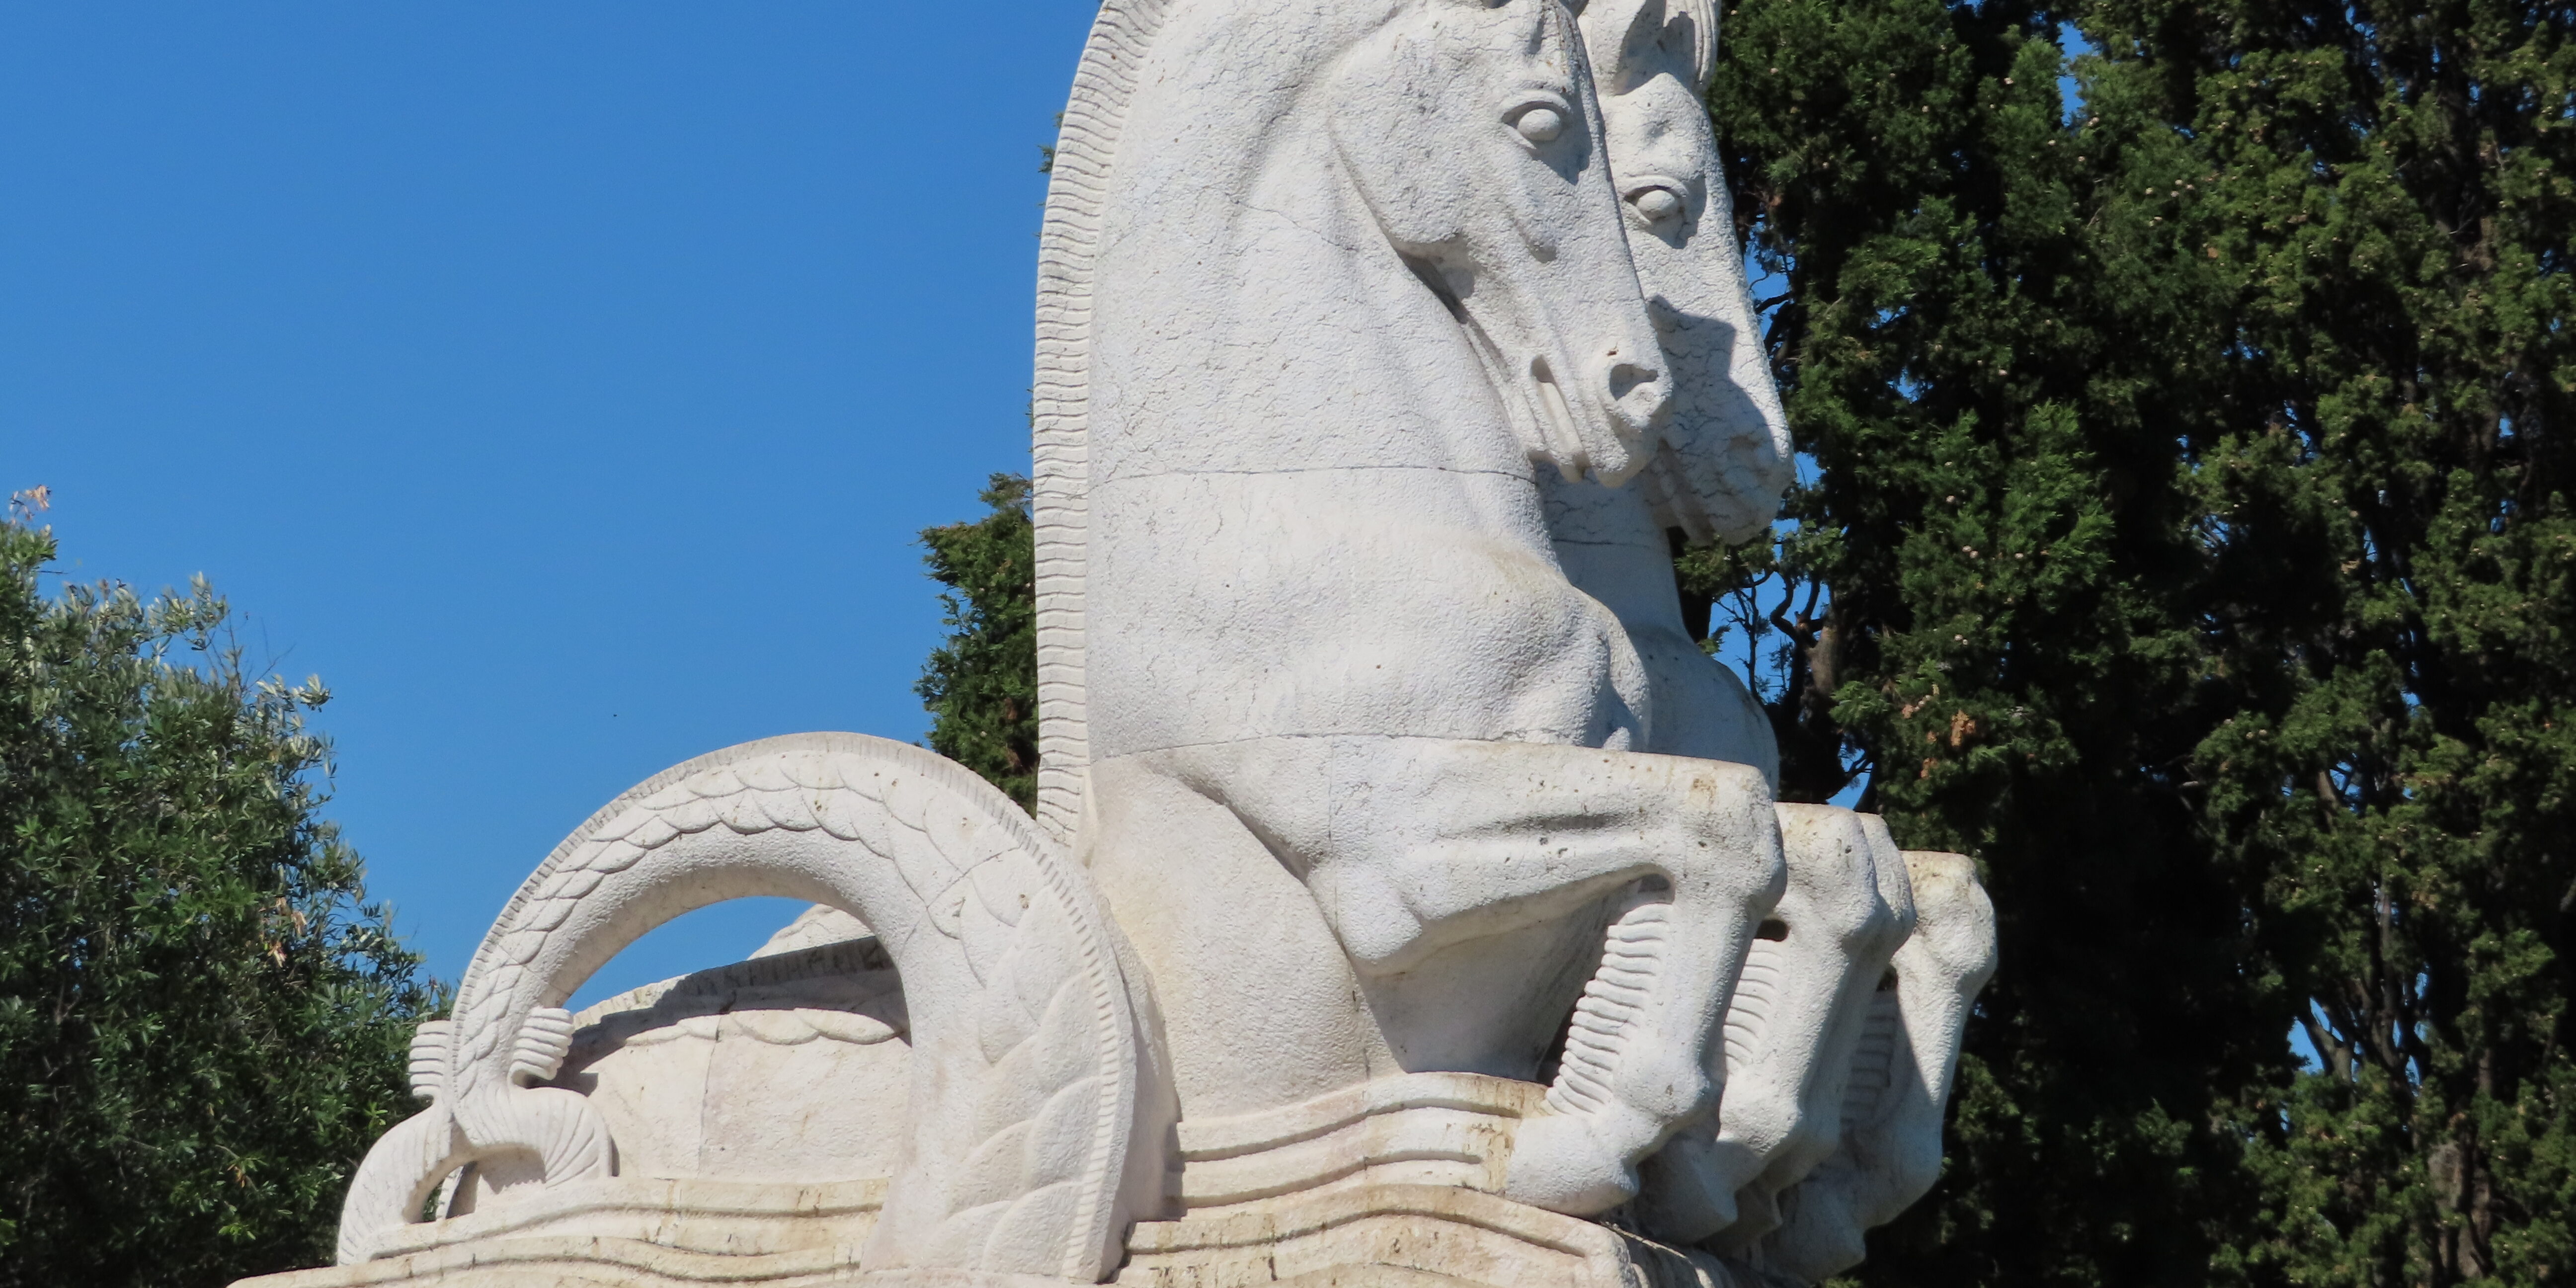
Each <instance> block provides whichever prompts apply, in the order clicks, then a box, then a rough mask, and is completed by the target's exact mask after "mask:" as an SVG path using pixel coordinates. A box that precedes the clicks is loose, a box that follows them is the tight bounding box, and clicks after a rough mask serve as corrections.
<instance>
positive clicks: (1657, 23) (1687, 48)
mask: <svg viewBox="0 0 2576 1288" xmlns="http://www.w3.org/2000/svg"><path fill="white" fill-rule="evenodd" d="M1575 12H1576V13H1577V15H1578V21H1579V22H1580V23H1581V24H1582V26H1583V52H1584V54H1585V56H1586V57H1587V58H1589V59H1590V60H1591V63H1592V77H1593V81H1594V83H1595V84H1597V85H1599V86H1600V89H1601V92H1602V93H1604V94H1624V93H1627V92H1628V91H1629V90H1632V89H1635V88H1636V87H1637V86H1639V85H1642V84H1645V83H1646V82H1647V81H1649V80H1652V79H1654V78H1655V77H1656V76H1658V75H1660V74H1663V73H1666V72H1669V73H1671V74H1672V75H1674V76H1676V77H1679V78H1680V79H1681V80H1682V81H1683V83H1685V84H1687V85H1689V86H1691V87H1692V88H1693V89H1694V90H1705V89H1707V88H1708V79H1709V76H1710V75H1711V74H1712V73H1713V72H1715V71H1716V52H1717V5H1716V4H1715V3H1714V0H1584V3H1582V4H1581V5H1579V6H1577V7H1576V10H1575Z"/></svg>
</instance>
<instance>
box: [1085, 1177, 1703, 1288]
mask: <svg viewBox="0 0 2576 1288" xmlns="http://www.w3.org/2000/svg"><path fill="white" fill-rule="evenodd" d="M1127 1248H1128V1261H1127V1265H1126V1266H1125V1267H1124V1268H1122V1269H1121V1270H1120V1271H1119V1272H1118V1278H1117V1280H1116V1282H1117V1284H1118V1285H1119V1288H1267V1286H1268V1285H1273V1284H1278V1285H1289V1284H1293V1285H1296V1286H1297V1288H1341V1286H1342V1285H1350V1286H1352V1288H1360V1286H1362V1285H1366V1286H1367V1288H1435V1286H1437V1288H1468V1285H1475V1286H1476V1288H1487V1286H1489V1285H1490V1288H1541V1286H1542V1285H1543V1286H1544V1288H1728V1286H1729V1285H1731V1284H1732V1283H1733V1282H1734V1281H1733V1280H1732V1279H1730V1278H1729V1277H1728V1272H1727V1271H1726V1269H1725V1268H1724V1267H1722V1266H1720V1265H1719V1264H1718V1263H1717V1262H1716V1260H1714V1259H1713V1258H1711V1257H1710V1256H1709V1255H1708V1254H1706V1253H1703V1252H1689V1253H1684V1252H1679V1251H1675V1250H1674V1249H1671V1248H1667V1247H1664V1246H1662V1245H1661V1244H1656V1243H1651V1242H1648V1241H1646V1240H1644V1239H1641V1238H1638V1237H1636V1236H1634V1235H1631V1234H1628V1233H1626V1232H1624V1231H1620V1230H1616V1229H1612V1228H1611V1227H1608V1226H1604V1225H1600V1224H1597V1223H1595V1222H1591V1221H1585V1220H1580V1219H1578V1218H1575V1217H1569V1216H1559V1215H1558V1214H1556V1213H1554V1212H1548V1211H1544V1210H1541V1209H1539V1208H1534V1207H1530V1206H1529V1205H1527V1204H1523V1203H1514V1202H1511V1201H1509V1200H1507V1199H1502V1198H1497V1197H1495V1196H1494V1195H1491V1194H1484V1193H1479V1192H1477V1191H1475V1190H1468V1189H1460V1188H1458V1187H1455V1186H1446V1185H1359V1186H1354V1187H1349V1188H1344V1189H1338V1190H1333V1191H1329V1192H1325V1193H1322V1194H1314V1195H1299V1196H1295V1197H1291V1198H1285V1199H1270V1200H1263V1201H1260V1202H1256V1203H1249V1204H1244V1205H1242V1206H1241V1207H1240V1208H1239V1209H1235V1210H1230V1211H1229V1212H1227V1213H1226V1214H1224V1215H1217V1216H1193V1217H1187V1218H1184V1219H1182V1220H1178V1221H1146V1222H1140V1223H1139V1224H1138V1225H1137V1227H1136V1232H1135V1234H1134V1235H1132V1236H1130V1237H1129V1239H1128V1241H1127Z"/></svg>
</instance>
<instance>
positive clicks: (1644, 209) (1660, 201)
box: [1628, 187, 1682, 224]
mask: <svg viewBox="0 0 2576 1288" xmlns="http://www.w3.org/2000/svg"><path fill="white" fill-rule="evenodd" d="M1628 201H1629V203H1630V204H1631V205H1634V206H1635V207H1636V208H1637V213H1638V214H1640V215H1643V216H1645V217H1646V222H1647V223H1650V224H1659V223H1662V222H1663V221H1665V220H1667V219H1670V218H1672V217H1673V216H1675V215H1678V214H1680V213H1681V212H1682V194H1680V193H1678V192H1675V191H1673V190H1672V189H1670V188H1664V187H1654V188H1643V189H1639V190H1638V191H1636V192H1633V193H1630V194H1629V195H1628Z"/></svg>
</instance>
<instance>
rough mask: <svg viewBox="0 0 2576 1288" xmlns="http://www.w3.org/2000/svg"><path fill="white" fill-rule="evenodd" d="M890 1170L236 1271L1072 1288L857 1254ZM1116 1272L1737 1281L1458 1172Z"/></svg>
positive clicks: (672, 1199)
mask: <svg viewBox="0 0 2576 1288" xmlns="http://www.w3.org/2000/svg"><path fill="white" fill-rule="evenodd" d="M884 1193H885V1185H884V1183H883V1182H881V1181H862V1182H852V1183H843V1184H834V1185H817V1186H796V1185H782V1184H759V1183H745V1182H709V1181H670V1180H640V1179H627V1178H622V1177H620V1178H611V1179H609V1180H607V1181H595V1182H588V1183H577V1184H573V1185H567V1186H564V1187H562V1189H561V1190H559V1191H557V1192H554V1193H549V1194H545V1195H542V1196H534V1197H531V1198H529V1199H527V1200H524V1201H522V1202H519V1203H515V1204H512V1205H511V1206H510V1208H509V1209H508V1210H507V1211H506V1212H492V1213H477V1214H469V1215H466V1216H461V1217H451V1218H449V1219H447V1220H445V1221H438V1222H433V1223H430V1224H427V1225H423V1226H419V1227H416V1228H417V1229H418V1231H419V1232H420V1233H419V1235H418V1243H419V1245H420V1246H417V1247H415V1248H411V1249H406V1250H403V1251H399V1252H394V1253H392V1254H390V1255H387V1256H383V1257H379V1258H377V1259H375V1260H373V1261H367V1262H363V1263H361V1264H358V1265H353V1266H332V1267H327V1268H324V1269H320V1270H299V1271H295V1272H293V1273H290V1274H282V1275H268V1276H264V1277H261V1278H258V1279H246V1280H243V1281H242V1282H241V1283H240V1284H239V1285H236V1288H394V1286H396V1285H404V1286H416V1288H430V1286H431V1285H435V1286H436V1288H573V1286H575V1285H580V1286H582V1288H591V1286H594V1285H596V1286H598V1288H607V1286H608V1285H615V1286H616V1288H677V1286H678V1285H684V1284H686V1285H695V1284H742V1285H759V1286H761V1288H825V1286H826V1285H831V1286H834V1288H861V1286H865V1288H1038V1286H1039V1285H1043V1286H1044V1288H1063V1285H1062V1284H1061V1283H1060V1282H1059V1281H1055V1280H1037V1279H1022V1278H1020V1277H1017V1276H1004V1275H978V1274H971V1273H968V1272H963V1271H954V1270H891V1271H880V1272H876V1273H868V1272H864V1271H862V1270H861V1269H860V1268H859V1258H858V1250H859V1247H860V1245H861V1244H862V1243H863V1242H864V1241H865V1240H866V1237H867V1232H868V1231H869V1229H871V1228H872V1227H873V1226H874V1225H875V1221H876V1214H877V1207H878V1204H879V1203H880V1202H881V1201H882V1199H883V1196H884ZM1112 1282H1114V1283H1115V1284H1117V1285H1118V1286H1119V1288H1269V1286H1270V1285H1283V1286H1284V1285H1296V1288H1434V1286H1437V1288H1729V1286H1730V1285H1732V1284H1733V1283H1734V1282H1735V1281H1734V1280H1732V1279H1730V1278H1728V1272H1727V1271H1726V1269H1725V1268H1723V1267H1721V1266H1720V1265H1719V1264H1718V1263H1717V1262H1715V1261H1714V1260H1712V1259H1711V1258H1709V1256H1708V1255H1707V1254H1706V1253H1700V1252H1690V1253H1683V1252H1677V1251H1675V1250H1673V1249H1670V1248H1666V1247H1663V1246H1661V1245H1659V1244H1655V1243H1650V1242H1648V1241H1646V1240H1644V1239H1640V1238H1638V1237H1636V1236H1634V1235H1631V1234H1627V1233H1625V1232H1623V1231H1620V1230H1616V1229H1612V1228H1610V1227H1607V1226H1603V1225H1599V1224H1596V1223H1594V1222H1591V1221H1584V1220H1578V1219H1576V1218H1574V1217H1567V1216H1559V1215H1557V1214H1556V1213H1553V1212H1546V1211H1542V1210H1540V1209H1538V1208H1534V1207H1530V1206H1528V1205H1526V1204H1520V1203H1513V1202H1510V1201H1508V1200H1506V1199H1501V1198H1497V1197H1495V1196H1493V1195H1491V1194H1484V1193H1479V1192H1477V1191H1475V1190H1468V1189H1460V1188H1458V1187H1456V1186H1447V1185H1405V1184H1393V1185H1376V1184H1360V1185H1350V1186H1342V1187H1338V1188H1333V1189H1329V1190H1325V1191H1322V1192H1317V1193H1307V1194H1298V1195H1291V1196H1287V1197H1283V1198H1273V1199H1262V1200H1256V1201H1253V1202H1250V1203H1243V1204H1236V1205H1229V1206H1228V1207H1227V1208H1225V1209H1223V1210H1222V1211H1221V1212H1217V1213H1214V1214H1209V1215H1193V1216H1189V1217H1184V1218H1182V1219H1180V1220H1177V1221H1146V1222H1141V1223H1139V1224H1138V1225H1137V1227H1136V1231H1135V1233H1134V1235H1132V1236H1131V1237H1130V1238H1129V1240H1128V1261H1127V1264H1126V1265H1125V1266H1124V1267H1122V1268H1121V1269H1120V1270H1119V1272H1118V1277H1117V1278H1116V1279H1115V1280H1114V1281H1112Z"/></svg>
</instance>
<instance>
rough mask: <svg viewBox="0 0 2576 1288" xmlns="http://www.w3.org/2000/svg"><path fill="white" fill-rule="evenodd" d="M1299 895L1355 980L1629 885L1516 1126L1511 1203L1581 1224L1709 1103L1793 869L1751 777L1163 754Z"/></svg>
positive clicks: (1470, 760) (1430, 743)
mask: <svg viewBox="0 0 2576 1288" xmlns="http://www.w3.org/2000/svg"><path fill="white" fill-rule="evenodd" d="M1172 772H1174V773H1175V774H1176V775H1177V776H1181V777H1183V778H1185V779H1188V780H1193V786H1195V787H1196V788H1197V789H1198V790H1200V791H1202V792H1203V793H1205V794H1207V795H1208V796H1210V797H1211V798H1213V799H1216V800H1218V801H1220V802H1221V803H1224V804H1226V805H1228V806H1229V807H1230V808H1232V809H1233V810H1234V811H1235V812H1236V814H1237V815H1238V816H1240V817H1242V818H1243V819H1244V821H1245V822H1246V823H1247V824H1248V825H1250V826H1251V827H1252V828H1253V830H1254V831H1255V832H1256V833H1257V834H1259V835H1261V836H1262V838H1263V840H1264V841H1265V842H1266V843H1267V844H1269V846H1270V847H1271V849H1272V851H1273V852H1274V853H1276V854H1278V855H1279V856H1280V857H1281V859H1282V861H1283V862H1286V863H1288V864H1289V865H1290V866H1291V868H1292V869H1294V870H1297V871H1299V874H1300V875H1301V876H1303V877H1304V878H1305V880H1306V883H1307V886H1308V888H1309V889H1310V890H1311V891H1312V892H1313V894H1314V896H1315V899H1316V902H1317V904H1318V906H1319V907H1320V908H1321V910H1322V912H1323V915H1324V918H1325V920H1326V922H1327V923H1328V924H1329V925H1330V926H1331V928H1332V930H1333V933H1334V934H1335V936H1336V937H1338V938H1339V939H1340V941H1341V943H1342V946H1343V949H1344V951H1345V952H1347V953H1348V954H1349V955H1350V958H1351V961H1352V963H1353V965H1354V967H1355V968H1356V969H1357V970H1359V971H1360V973H1362V974H1363V975H1384V974H1393V973H1397V972H1401V971H1405V970H1407V969H1410V968H1411V967H1412V966H1414V965H1416V964H1418V963H1419V962H1421V961H1422V960H1423V959H1425V958H1426V957H1428V956H1429V955H1430V954H1432V953H1434V952H1437V951H1438V950H1440V949H1442V948H1445V947H1448V946H1449V945H1452V944H1456V943H1461V942H1464V941H1467V940H1470V939H1476V938H1481V937H1483V936H1487V935H1493V934H1499V933H1503V932H1506V931H1511V930H1517V929H1520V928H1523V927H1527V926H1533V925H1539V924H1542V923H1546V922H1549V921H1554V920H1563V919H1567V918H1569V917H1571V916H1572V915H1573V914H1574V913H1575V912H1576V911H1577V910H1579V909H1582V908H1585V907H1588V906H1591V905H1593V904H1595V903H1597V902H1598V901H1599V900H1601V899H1603V898H1605V897H1607V896H1610V895H1612V894H1614V893H1617V892H1618V891H1620V889H1621V888H1622V887H1626V888H1628V889H1629V891H1630V894H1629V895H1628V896H1627V898H1628V900H1629V907H1628V908H1627V909H1626V910H1625V911H1624V914H1623V915H1622V916H1621V917H1620V918H1619V920H1618V922H1617V923H1616V925H1614V926H1613V928H1612V930H1611V932H1610V933H1611V936H1612V942H1611V945H1610V949H1609V951H1608V952H1607V954H1606V958H1607V960H1605V963H1604V967H1603V970H1602V971H1601V973H1600V975H1599V976H1598V977H1596V979H1595V981H1594V987H1593V989H1592V990H1591V991H1590V992H1588V993H1587V1000H1586V1003H1585V1007H1586V1009H1585V1011H1584V1012H1583V1014H1582V1016H1581V1017H1580V1018H1579V1019H1578V1021H1577V1022H1578V1023H1579V1024H1582V1025H1585V1026H1587V1027H1586V1028H1585V1030H1584V1033H1585V1036H1584V1038H1583V1039H1582V1041H1581V1043H1580V1045H1579V1047H1578V1046H1577V1045H1576V1044H1572V1043H1570V1044H1569V1054H1570V1055H1573V1056H1574V1057H1575V1058H1574V1060H1573V1061H1572V1063H1571V1064H1570V1065H1569V1066H1568V1068H1569V1070H1570V1072H1568V1073H1567V1074H1566V1075H1565V1076H1564V1077H1561V1078H1560V1085H1559V1087H1558V1088H1557V1089H1556V1091H1555V1092H1553V1093H1552V1094H1551V1098H1550V1106H1551V1108H1552V1109H1553V1110H1554V1111H1555V1112H1554V1113H1552V1114H1550V1115H1547V1116H1544V1117H1541V1118H1536V1119H1532V1120H1530V1121H1528V1122H1526V1123H1524V1124H1523V1125H1522V1128H1521V1136H1520V1139H1519V1143H1518V1144H1517V1145H1516V1147H1515V1149H1514V1153H1513V1161H1512V1167H1511V1174H1510V1178H1509V1181H1508V1183H1507V1192H1508V1193H1509V1194H1510V1195H1511V1196H1512V1197H1514V1198H1518V1199H1521V1200H1522V1201H1524V1202H1528V1203H1533V1204H1536V1205H1539V1206H1542V1207H1547V1208H1551V1209H1554V1210H1557V1211H1562V1212H1570V1213H1578V1214H1589V1213H1592V1212H1598V1211H1601V1210H1603V1209H1605V1208H1608V1207H1611V1206H1614V1205H1616V1204H1618V1203H1620V1202H1623V1201H1625V1200H1626V1199H1627V1198H1629V1197H1631V1196H1632V1195H1634V1194H1635V1193H1636V1186H1637V1178H1636V1171H1635V1164H1636V1163H1637V1161H1638V1160H1639V1159H1641V1158H1643V1157H1645V1156H1646V1155H1647V1154H1649V1153H1651V1152H1653V1151H1654V1149H1655V1148H1656V1147H1657V1146H1659V1145H1661V1144H1662V1143H1663V1142H1664V1140H1665V1138H1666V1137H1668V1136H1670V1135H1671V1134H1672V1133H1673V1131H1674V1130H1676V1129H1677V1128H1679V1127H1680V1126H1682V1125H1684V1124H1686V1123H1689V1122H1693V1121H1696V1120H1700V1119H1703V1118H1705V1117H1706V1115H1707V1114H1708V1113H1709V1112H1710V1110H1711V1109H1712V1108H1713V1106H1714V1105H1715V1103H1716V1096H1717V1085H1718V1084H1717V1080H1716V1077H1715V1068H1716V1062H1715V1061H1714V1060H1712V1059H1711V1058H1710V1056H1711V1043H1712V1041H1713V1040H1714V1038H1715V1036H1716V1033H1717V1031H1718V1025H1719V1022H1720V1020H1721V1018H1722V1017H1723V1016H1724V1014H1725V1011H1726V1005H1727V999H1728V995H1729V993H1730V992H1731V990H1732V988H1733V985H1734V981H1735V976H1736V972H1737V970H1738V968H1739V967H1740V966H1741V965H1742V963H1743V960H1744V952H1745V946H1746V945H1747V943H1749V942H1750V940H1751V938H1752V935H1753V930H1754V927H1755V926H1756V925H1757V924H1758V923H1759V922H1760V920H1761V918H1762V916H1763V915H1764V914H1765V913H1766V912H1768V911H1769V909H1770V908H1771V905H1772V904H1773V903H1774V902H1775V901H1776V900H1777V899H1778V898H1779V896H1780V891H1781V887H1782V883H1783V881H1784V880H1785V872H1784V869H1783V867H1782V865H1781V861H1780V843H1779V834H1778V828H1777V826H1776V824H1775V822H1774V816H1773V812H1772V803H1771V793H1770V790H1769V788H1768V786H1767V785H1766V784H1765V783H1764V782H1763V779H1762V776H1761V774H1760V773H1759V772H1758V771H1756V770H1754V769H1752V768H1749V767H1746V766H1743V765H1733V764H1725V763H1721V762H1717V761H1707V760H1695V759H1688V758H1684V757H1677V756H1654V755H1641V754H1636V753H1629V752H1608V751H1600V750H1597V749H1592V748H1583V747H1567V746H1557V745H1550V744H1536V743H1498V742H1473V741H1449V740H1440V739H1419V738H1365V739H1360V738H1351V739H1341V738H1333V739H1325V738H1312V739H1296V738H1288V739H1265V740H1260V741H1257V742H1251V743H1244V744H1235V745H1232V746H1229V747H1225V748H1218V749H1193V750H1192V752H1190V753H1188V754H1187V755H1186V756H1178V755H1176V756H1175V757H1174V761H1173V764H1172Z"/></svg>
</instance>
